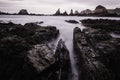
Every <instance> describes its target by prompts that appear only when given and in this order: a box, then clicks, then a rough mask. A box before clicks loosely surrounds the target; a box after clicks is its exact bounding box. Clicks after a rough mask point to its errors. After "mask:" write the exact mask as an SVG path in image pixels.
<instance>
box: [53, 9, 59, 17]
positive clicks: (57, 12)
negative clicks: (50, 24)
mask: <svg viewBox="0 0 120 80" xmlns="http://www.w3.org/2000/svg"><path fill="white" fill-rule="evenodd" d="M54 15H55V16H59V15H61V13H60V8H59V9H58V10H57V11H56V13H55V14H54Z"/></svg>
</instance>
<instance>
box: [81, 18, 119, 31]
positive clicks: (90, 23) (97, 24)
mask: <svg viewBox="0 0 120 80" xmlns="http://www.w3.org/2000/svg"><path fill="white" fill-rule="evenodd" d="M81 22H82V24H83V25H84V26H86V27H91V28H95V29H102V30H105V31H107V32H108V31H118V32H119V31H120V21H119V20H108V19H95V20H92V19H84V20H81Z"/></svg>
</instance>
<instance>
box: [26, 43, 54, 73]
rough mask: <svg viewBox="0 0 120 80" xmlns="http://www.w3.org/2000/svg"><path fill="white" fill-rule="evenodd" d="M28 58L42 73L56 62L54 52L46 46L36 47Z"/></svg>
mask: <svg viewBox="0 0 120 80" xmlns="http://www.w3.org/2000/svg"><path fill="white" fill-rule="evenodd" d="M27 56H28V59H29V61H30V62H31V64H32V65H33V66H34V67H35V68H36V70H37V71H38V72H42V71H43V70H45V69H46V68H48V67H50V66H51V65H53V64H54V63H55V62H56V58H55V55H54V52H53V51H52V50H51V49H50V48H49V47H48V45H45V44H41V45H35V46H34V48H32V49H31V50H30V51H29V52H28V55H27Z"/></svg>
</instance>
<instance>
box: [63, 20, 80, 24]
mask: <svg viewBox="0 0 120 80" xmlns="http://www.w3.org/2000/svg"><path fill="white" fill-rule="evenodd" d="M65 22H68V23H72V24H78V23H79V22H77V21H76V20H65Z"/></svg>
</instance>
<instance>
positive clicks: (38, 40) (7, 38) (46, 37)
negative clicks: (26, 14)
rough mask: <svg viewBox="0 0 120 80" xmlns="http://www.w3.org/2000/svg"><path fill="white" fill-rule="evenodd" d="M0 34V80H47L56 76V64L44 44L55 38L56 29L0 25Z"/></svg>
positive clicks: (49, 50) (52, 55)
mask: <svg viewBox="0 0 120 80" xmlns="http://www.w3.org/2000/svg"><path fill="white" fill-rule="evenodd" d="M0 34H1V35H0V53H1V54H0V65H1V66H0V78H1V79H2V80H37V79H40V80H50V78H51V76H49V77H48V75H50V74H52V75H53V74H55V73H54V72H55V71H54V70H56V69H53V68H54V67H53V66H55V64H56V62H57V60H56V57H55V54H54V52H53V50H52V49H50V48H49V46H48V45H47V44H45V43H47V42H48V41H50V40H52V39H55V38H57V36H58V35H59V30H57V29H56V27H42V26H38V25H36V24H34V23H27V24H25V25H24V26H23V25H20V24H14V23H0ZM52 78H55V77H52ZM54 80H56V79H54Z"/></svg>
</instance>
